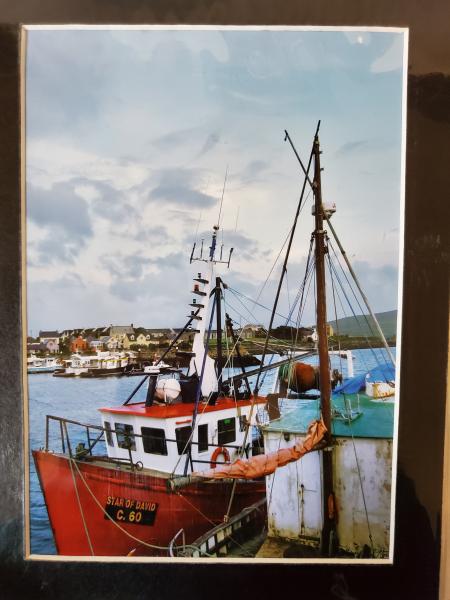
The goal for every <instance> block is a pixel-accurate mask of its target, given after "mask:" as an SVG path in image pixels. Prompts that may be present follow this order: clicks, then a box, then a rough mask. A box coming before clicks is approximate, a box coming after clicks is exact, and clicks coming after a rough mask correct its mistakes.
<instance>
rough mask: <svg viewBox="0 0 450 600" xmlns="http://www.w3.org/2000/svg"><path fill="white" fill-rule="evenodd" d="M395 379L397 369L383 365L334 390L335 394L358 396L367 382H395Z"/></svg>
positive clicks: (353, 378) (348, 380)
mask: <svg viewBox="0 0 450 600" xmlns="http://www.w3.org/2000/svg"><path fill="white" fill-rule="evenodd" d="M394 379H395V368H394V367H393V366H392V365H382V366H378V367H374V368H373V369H370V371H367V372H366V373H363V374H362V375H356V376H355V377H352V378H351V379H346V380H345V381H344V382H343V383H341V384H340V385H338V386H337V387H335V388H334V390H333V394H356V393H358V392H360V391H361V390H363V389H364V388H365V385H366V381H371V382H375V381H394Z"/></svg>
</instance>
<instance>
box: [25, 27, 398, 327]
mask: <svg viewBox="0 0 450 600" xmlns="http://www.w3.org/2000/svg"><path fill="white" fill-rule="evenodd" d="M403 43H404V39H403V34H402V33H399V32H379V31H378V32H375V31H357V30H352V31H346V32H344V31H300V30H258V31H257V30H231V29H216V30H200V29H194V30H177V29H166V30H161V29H159V30H155V29H150V30H148V29H147V30H136V29H135V30H92V29H91V30H89V29H84V30H64V29H60V30H36V29H33V30H30V31H29V32H28V44H27V64H26V181H27V185H26V214H27V313H28V332H29V333H32V334H33V335H37V334H38V331H39V330H41V329H42V330H50V329H58V330H62V329H65V328H75V327H95V326H100V325H109V324H116V325H124V324H130V323H133V324H134V325H135V326H137V325H139V326H144V327H181V326H182V325H183V324H184V323H185V322H186V315H187V314H188V309H189V307H188V304H189V302H191V294H190V290H191V289H192V288H191V285H192V284H191V278H192V276H193V274H195V273H196V272H197V271H199V267H198V265H199V263H194V264H193V265H190V264H189V256H190V252H191V248H192V244H193V242H194V241H196V240H197V242H198V243H200V240H201V239H203V238H204V239H205V244H206V243H208V244H209V236H210V231H211V229H212V226H213V225H214V224H215V223H216V222H217V220H218V216H219V209H220V201H221V198H222V194H223V206H222V211H221V221H220V225H221V231H220V233H219V242H220V244H222V243H223V244H224V253H225V254H226V255H228V249H229V248H230V247H233V248H234V251H233V256H232V260H231V266H230V269H227V268H226V267H225V268H222V269H221V270H220V272H219V274H220V275H221V276H222V279H223V280H224V281H225V282H227V283H228V284H229V285H230V286H231V288H232V289H236V290H240V291H241V292H242V293H243V294H245V295H246V296H248V297H252V298H255V297H259V302H260V303H261V304H263V305H264V306H271V304H272V302H273V294H274V290H275V287H276V283H277V280H278V277H279V272H280V264H281V263H280V260H278V262H277V263H276V264H275V267H274V268H273V269H272V267H273V265H274V262H275V260H276V258H277V256H278V255H279V254H280V251H281V249H282V247H283V242H284V241H285V239H286V236H287V234H288V232H289V230H290V228H291V226H292V221H293V216H294V214H295V210H296V207H297V203H298V198H299V195H300V191H301V186H302V184H303V177H302V173H301V170H300V167H299V164H298V162H297V160H296V158H295V155H294V153H293V151H292V149H291V148H290V146H289V144H288V143H287V142H285V141H284V130H285V129H286V130H287V131H288V132H289V134H290V136H291V138H292V140H293V142H294V144H295V146H296V148H297V150H298V152H299V154H300V156H302V158H303V160H304V162H307V160H308V157H309V152H310V149H311V144H312V138H313V134H314V131H315V128H316V125H317V122H318V120H319V119H320V120H321V128H320V143H321V149H322V151H323V154H322V156H321V161H322V167H323V169H324V170H323V173H322V192H323V200H324V201H325V202H335V203H336V206H337V211H336V213H335V215H334V216H333V225H334V227H335V229H336V230H337V232H338V234H339V237H340V239H341V242H342V244H343V245H344V247H345V248H346V251H347V254H348V256H349V257H350V260H351V261H352V264H353V266H354V269H355V271H356V273H357V274H358V277H359V278H360V280H361V283H362V286H363V287H364V289H365V291H366V294H367V296H368V297H369V298H370V300H371V303H372V307H373V309H374V310H375V311H376V312H381V311H386V310H392V309H394V308H396V307H397V286H398V262H399V227H400V225H399V223H400V190H401V152H402V149H401V139H402V78H403V70H402V69H403V65H402V60H403ZM225 178H226V182H225V189H224V181H225ZM311 205H312V194H310V195H309V197H308V198H307V200H306V202H305V208H304V210H303V211H302V213H301V215H300V219H299V225H298V228H297V232H296V236H295V239H294V244H293V248H292V253H291V260H290V263H289V266H288V273H287V281H286V283H285V285H284V286H283V290H282V296H281V300H280V309H279V312H280V314H282V315H285V314H286V313H287V312H288V311H289V307H290V304H291V302H292V300H293V298H294V297H295V295H296V293H297V290H298V288H299V285H300V282H301V281H302V278H303V269H304V265H305V261H306V255H307V251H308V246H309V239H310V235H311V231H312V229H313V221H312V217H311ZM271 269H272V275H271V278H270V279H269V281H268V283H266V284H265V285H264V282H265V281H266V279H267V277H268V275H269V273H270V271H271ZM263 286H264V287H263ZM261 288H263V291H262V293H261ZM228 302H229V310H230V314H231V316H232V317H233V318H234V319H235V320H236V321H238V322H240V323H242V324H243V323H244V322H245V321H250V322H262V323H265V324H267V322H268V319H269V313H268V311H267V310H263V309H262V308H258V307H255V306H254V305H252V304H251V303H246V307H247V308H244V306H243V305H242V303H241V302H240V301H238V300H237V298H236V296H235V295H234V294H233V293H231V295H230V294H228ZM330 311H331V308H329V317H330V319H331V318H334V314H333V315H331V314H330ZM338 316H344V313H342V314H338ZM313 321H314V316H313V305H312V303H311V306H310V307H307V308H306V309H305V312H304V314H303V320H302V323H301V324H302V325H310V324H311V323H313ZM282 322H284V321H283V319H282V318H281V317H280V318H279V319H278V321H277V323H276V324H282Z"/></svg>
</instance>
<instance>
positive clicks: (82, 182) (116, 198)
mask: <svg viewBox="0 0 450 600" xmlns="http://www.w3.org/2000/svg"><path fill="white" fill-rule="evenodd" d="M69 183H70V184H72V186H74V189H75V191H77V188H81V189H80V190H79V193H83V190H84V191H85V193H86V191H87V192H88V195H89V194H90V199H91V202H90V205H91V207H92V209H93V211H94V212H95V213H96V214H97V215H98V216H99V217H102V218H103V219H106V220H108V221H113V222H114V223H119V222H123V220H124V219H129V218H132V217H136V211H135V209H134V208H133V207H132V206H131V204H130V203H129V202H127V201H126V195H125V192H123V191H122V190H119V189H117V188H116V187H114V186H113V185H112V183H111V182H108V181H104V180H103V181H98V180H95V179H88V178H84V177H77V178H74V179H72V180H71V181H70V182H69Z"/></svg>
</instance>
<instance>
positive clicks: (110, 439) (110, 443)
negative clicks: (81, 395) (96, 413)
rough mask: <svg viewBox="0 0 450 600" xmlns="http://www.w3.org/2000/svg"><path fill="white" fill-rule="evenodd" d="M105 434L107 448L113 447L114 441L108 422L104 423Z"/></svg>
mask: <svg viewBox="0 0 450 600" xmlns="http://www.w3.org/2000/svg"><path fill="white" fill-rule="evenodd" d="M105 433H106V441H107V443H108V446H114V440H113V436H112V433H111V423H110V422H109V421H105Z"/></svg>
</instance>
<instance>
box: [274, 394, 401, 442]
mask: <svg viewBox="0 0 450 600" xmlns="http://www.w3.org/2000/svg"><path fill="white" fill-rule="evenodd" d="M346 400H347V403H348V405H351V407H352V409H353V410H356V409H357V408H358V407H359V410H360V411H361V414H360V415H359V416H357V417H356V418H354V419H353V420H351V421H349V420H348V419H347V420H346V419H343V418H339V419H337V418H333V419H332V426H333V430H332V434H333V435H335V436H338V437H352V436H353V437H355V438H385V439H390V438H392V437H393V433H394V402H392V401H381V402H380V401H374V400H372V399H371V398H369V396H366V395H365V394H359V403H358V398H357V395H356V394H347V395H346ZM332 405H333V407H334V408H336V409H338V410H340V411H341V412H342V413H345V412H346V405H345V402H344V399H343V398H341V397H335V396H333V399H332ZM319 417H320V400H317V399H313V400H284V401H283V409H282V415H281V417H280V418H279V419H276V420H274V421H271V422H270V423H268V424H267V425H265V426H264V428H263V429H264V430H265V431H268V432H272V431H273V432H283V433H293V434H296V433H297V434H304V433H306V431H307V429H308V425H309V424H310V423H311V421H313V420H315V419H318V418H319Z"/></svg>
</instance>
